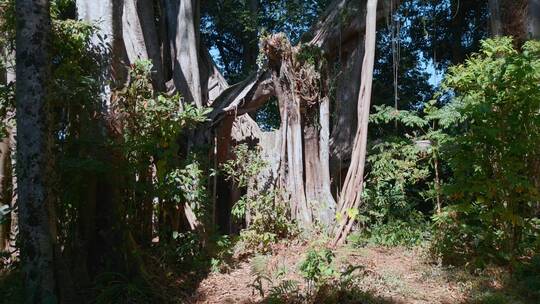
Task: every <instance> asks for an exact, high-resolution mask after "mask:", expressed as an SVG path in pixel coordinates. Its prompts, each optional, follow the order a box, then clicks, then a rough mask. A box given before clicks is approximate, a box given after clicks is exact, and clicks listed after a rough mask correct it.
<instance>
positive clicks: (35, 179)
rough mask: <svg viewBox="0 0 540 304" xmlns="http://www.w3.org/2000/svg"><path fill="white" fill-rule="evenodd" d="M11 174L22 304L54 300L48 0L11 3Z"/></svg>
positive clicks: (54, 239)
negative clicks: (13, 90)
mask: <svg viewBox="0 0 540 304" xmlns="http://www.w3.org/2000/svg"><path fill="white" fill-rule="evenodd" d="M16 16H17V20H18V22H17V30H16V32H17V36H16V49H17V52H16V62H17V88H16V98H17V109H16V111H17V127H18V134H17V135H18V137H17V175H18V189H17V190H18V196H19V197H18V198H19V214H20V223H19V224H20V234H21V239H20V240H21V242H20V251H21V259H22V269H23V273H24V283H25V290H26V298H27V300H26V301H27V303H56V302H57V301H59V298H58V295H57V292H56V290H57V280H56V276H55V270H54V265H55V250H54V244H55V243H56V234H55V227H54V226H55V224H56V223H55V217H54V211H53V210H54V207H53V200H52V196H51V189H50V184H49V177H50V174H51V172H52V170H51V167H50V166H51V164H50V160H49V158H50V156H51V155H50V143H51V142H50V137H51V134H49V126H48V124H49V122H48V116H49V115H48V113H47V111H48V110H47V101H46V100H47V81H48V79H49V76H50V70H49V65H50V58H49V54H48V52H47V50H48V47H49V38H50V33H51V20H50V16H49V1H47V0H34V1H31V0H20V1H17V2H16Z"/></svg>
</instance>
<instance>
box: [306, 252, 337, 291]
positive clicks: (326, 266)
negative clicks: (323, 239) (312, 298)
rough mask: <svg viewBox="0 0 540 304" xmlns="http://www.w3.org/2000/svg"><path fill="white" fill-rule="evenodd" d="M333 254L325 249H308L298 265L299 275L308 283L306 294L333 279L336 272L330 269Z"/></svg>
mask: <svg viewBox="0 0 540 304" xmlns="http://www.w3.org/2000/svg"><path fill="white" fill-rule="evenodd" d="M333 259H334V253H333V252H332V251H331V250H330V249H327V248H323V249H318V250H317V249H313V248H312V249H310V250H309V251H308V252H307V254H306V257H305V258H304V260H303V261H302V262H301V263H300V267H299V269H300V273H301V274H302V276H303V277H304V279H305V280H306V281H307V283H308V294H310V293H311V292H313V291H314V288H318V287H320V286H321V285H322V284H324V283H325V282H326V281H327V280H328V279H330V278H332V277H334V275H335V274H336V271H335V270H334V269H333V268H332V267H331V263H332V261H333Z"/></svg>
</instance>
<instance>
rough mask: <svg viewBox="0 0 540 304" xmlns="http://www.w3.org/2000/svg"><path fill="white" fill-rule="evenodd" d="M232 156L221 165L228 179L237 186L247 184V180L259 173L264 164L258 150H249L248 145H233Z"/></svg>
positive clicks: (240, 186)
mask: <svg viewBox="0 0 540 304" xmlns="http://www.w3.org/2000/svg"><path fill="white" fill-rule="evenodd" d="M233 154H234V157H233V159H231V160H228V161H227V162H225V163H224V164H223V165H222V166H221V170H223V172H224V173H225V175H226V176H227V178H228V179H229V180H232V181H234V183H235V184H236V186H237V187H238V188H245V187H247V186H248V183H249V180H250V179H251V178H253V177H255V176H257V174H259V173H260V172H261V171H262V170H263V169H264V168H265V167H266V166H267V164H266V162H265V161H264V160H263V159H262V158H261V156H260V151H258V150H250V149H249V147H248V145H246V144H240V145H237V146H236V147H234V151H233Z"/></svg>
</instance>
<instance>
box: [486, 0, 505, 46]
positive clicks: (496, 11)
mask: <svg viewBox="0 0 540 304" xmlns="http://www.w3.org/2000/svg"><path fill="white" fill-rule="evenodd" d="M488 2H489V22H490V29H491V36H493V37H497V36H502V34H503V28H502V20H501V3H500V0H489V1H488Z"/></svg>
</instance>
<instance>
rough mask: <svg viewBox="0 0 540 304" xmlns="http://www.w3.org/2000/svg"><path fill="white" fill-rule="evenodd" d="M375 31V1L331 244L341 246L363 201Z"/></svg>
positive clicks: (369, 13)
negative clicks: (350, 149) (353, 213)
mask: <svg viewBox="0 0 540 304" xmlns="http://www.w3.org/2000/svg"><path fill="white" fill-rule="evenodd" d="M376 28H377V0H368V2H367V16H366V39H365V52H366V53H365V55H364V63H363V65H362V79H361V85H360V92H359V96H358V108H357V111H358V127H357V130H356V136H355V140H354V148H353V154H352V157H351V166H350V167H349V170H348V172H347V177H346V178H345V183H344V186H343V191H342V193H341V196H340V198H339V203H338V212H339V213H340V215H341V216H340V217H341V220H340V221H339V225H338V228H337V230H336V234H335V238H334V241H333V245H334V246H335V245H340V244H343V243H344V242H345V240H346V238H347V235H348V233H349V231H350V230H351V228H352V225H353V224H354V222H355V220H356V218H355V217H354V216H350V215H349V213H350V212H349V210H357V209H358V207H359V206H360V203H361V201H362V191H363V182H364V169H365V162H366V152H367V132H368V121H369V109H370V105H371V88H372V84H373V83H372V82H373V66H374V62H375V37H376Z"/></svg>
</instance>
